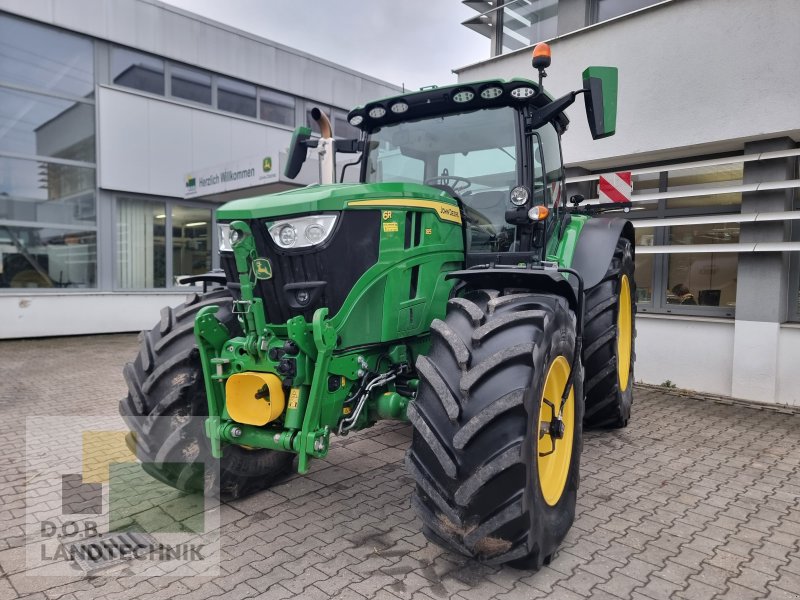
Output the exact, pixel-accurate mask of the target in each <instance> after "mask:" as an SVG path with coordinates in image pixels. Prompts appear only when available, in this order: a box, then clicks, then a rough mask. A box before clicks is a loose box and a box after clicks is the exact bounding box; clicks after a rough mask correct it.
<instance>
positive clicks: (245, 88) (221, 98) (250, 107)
mask: <svg viewBox="0 0 800 600" xmlns="http://www.w3.org/2000/svg"><path fill="white" fill-rule="evenodd" d="M217 108H219V109H220V110H226V111H228V112H232V113H236V114H239V115H244V116H245V117H253V118H255V116H256V108H257V106H256V86H254V85H252V84H249V83H245V82H243V81H238V80H236V79H228V78H227V77H217Z"/></svg>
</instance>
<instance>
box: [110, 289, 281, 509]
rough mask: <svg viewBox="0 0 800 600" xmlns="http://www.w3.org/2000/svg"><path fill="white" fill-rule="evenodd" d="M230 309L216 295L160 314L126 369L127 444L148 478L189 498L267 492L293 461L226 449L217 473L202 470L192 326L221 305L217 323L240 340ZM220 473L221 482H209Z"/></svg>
mask: <svg viewBox="0 0 800 600" xmlns="http://www.w3.org/2000/svg"><path fill="white" fill-rule="evenodd" d="M231 304H232V300H231V296H230V294H229V293H228V291H227V290H217V291H212V292H209V293H207V294H202V295H201V294H193V295H191V296H189V298H187V300H186V302H185V303H184V304H181V305H179V306H177V307H176V308H170V307H168V306H167V307H165V308H163V309H162V311H161V322H160V323H159V325H157V326H156V327H154V328H153V329H152V330H151V331H143V332H142V333H141V334H140V336H139V340H140V344H141V345H140V347H139V354H138V356H137V357H136V358H135V359H134V361H133V362H130V363H128V364H126V365H125V368H124V371H123V374H124V376H125V381H126V383H127V384H128V395H127V396H126V397H125V398H124V399H123V400H122V401H121V402H120V405H119V412H120V414H121V415H122V418H123V419H124V420H125V423H126V424H127V425H128V427H129V428H130V430H131V434H130V435H129V438H128V439H129V445H131V446H132V447H133V449H134V450H135V452H136V455H137V457H138V458H139V459H140V460H141V461H142V466H143V467H144V469H145V470H146V471H147V472H148V473H149V474H150V475H152V476H153V477H155V478H156V479H158V480H160V481H162V482H164V483H166V484H167V485H170V486H172V487H175V488H177V489H179V490H182V491H185V492H197V491H206V492H209V491H217V485H218V486H219V488H218V493H220V494H221V495H223V496H229V497H233V498H239V497H243V496H246V495H249V494H252V493H253V492H256V491H259V490H262V489H264V488H266V487H268V486H269V485H270V484H271V483H272V482H273V481H274V480H275V479H277V478H278V477H280V476H281V475H282V474H284V473H285V472H286V471H287V470H288V469H289V467H290V466H291V463H292V459H293V455H292V454H288V453H285V452H275V451H272V450H248V449H246V448H241V447H238V446H226V447H225V448H224V451H223V457H222V459H221V460H220V461H219V465H218V467H219V468H218V470H217V469H211V470H209V471H206V470H205V469H204V465H209V464H211V462H210V461H212V460H213V459H212V457H211V445H210V441H209V439H208V437H207V436H206V435H205V432H204V430H203V421H204V417H205V416H207V415H208V403H207V400H206V390H205V384H204V381H203V371H202V367H201V365H200V355H199V352H198V350H197V345H196V344H195V337H194V319H195V316H196V314H197V311H198V310H200V308H202V307H204V306H209V305H217V306H219V311H218V312H217V314H216V317H217V318H218V319H219V320H220V321H221V322H222V323H223V324H224V325H225V326H226V327H227V328H228V331H230V332H231V334H232V335H240V333H241V329H240V327H239V324H238V321H237V319H236V316H235V315H233V314H232V313H231ZM190 417H194V418H190ZM217 471H218V473H219V481H218V482H217V481H213V480H211V479H210V477H209V473H210V472H217Z"/></svg>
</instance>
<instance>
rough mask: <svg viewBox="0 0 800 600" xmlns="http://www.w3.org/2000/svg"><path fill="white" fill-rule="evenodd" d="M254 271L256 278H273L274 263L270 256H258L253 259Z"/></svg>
mask: <svg viewBox="0 0 800 600" xmlns="http://www.w3.org/2000/svg"><path fill="white" fill-rule="evenodd" d="M253 273H254V274H255V276H256V279H272V263H271V262H269V259H268V258H257V259H255V260H254V261H253Z"/></svg>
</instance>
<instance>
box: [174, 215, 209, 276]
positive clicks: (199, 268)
mask: <svg viewBox="0 0 800 600" xmlns="http://www.w3.org/2000/svg"><path fill="white" fill-rule="evenodd" d="M210 270H211V210H210V209H207V208H191V207H186V206H173V207H172V272H173V279H174V282H175V284H177V283H178V278H179V277H183V276H185V275H201V274H203V273H206V272H208V271H210Z"/></svg>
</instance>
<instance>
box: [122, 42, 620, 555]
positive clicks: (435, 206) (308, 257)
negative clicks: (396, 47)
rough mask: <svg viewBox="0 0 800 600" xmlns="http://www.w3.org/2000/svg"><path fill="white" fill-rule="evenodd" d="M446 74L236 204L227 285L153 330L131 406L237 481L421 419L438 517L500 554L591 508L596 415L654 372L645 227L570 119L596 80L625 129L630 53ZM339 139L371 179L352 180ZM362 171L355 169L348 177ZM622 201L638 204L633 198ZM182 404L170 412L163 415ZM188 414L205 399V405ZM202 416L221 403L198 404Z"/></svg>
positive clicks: (423, 506) (170, 477) (422, 462)
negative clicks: (528, 69)
mask: <svg viewBox="0 0 800 600" xmlns="http://www.w3.org/2000/svg"><path fill="white" fill-rule="evenodd" d="M533 64H534V67H536V68H537V69H538V71H539V77H538V83H537V82H536V81H531V80H527V79H512V80H510V81H504V80H490V81H481V82H478V83H471V84H468V83H460V84H457V85H453V86H447V87H431V88H424V89H422V90H420V91H418V92H408V93H403V94H400V95H397V96H395V97H392V98H387V99H383V100H378V101H375V102H370V103H368V104H366V105H365V106H362V107H358V108H355V109H354V110H352V111H351V112H350V113H349V115H348V120H349V122H350V124H352V125H353V126H354V127H356V128H358V129H359V130H360V132H361V133H360V137H359V139H354V140H335V139H333V137H332V135H331V129H330V123H329V122H328V121H327V118H326V117H325V116H324V114H322V113H321V112H319V111H314V117H315V118H316V119H318V121H319V123H320V130H321V137H320V138H312V137H311V132H310V130H309V129H308V128H305V127H299V128H298V129H297V130H296V131H295V135H294V138H293V141H292V145H291V147H290V152H289V158H288V161H287V162H288V164H287V165H286V174H287V176H289V177H294V176H296V175H297V173H298V172H299V170H300V168H301V167H302V165H303V162H304V160H305V158H306V154H307V151H308V149H309V148H316V149H317V154H318V156H319V165H320V174H321V180H322V182H323V184H322V185H312V186H309V187H305V188H302V189H295V190H291V191H287V192H281V193H277V194H273V195H267V196H260V197H255V198H248V199H243V200H236V201H233V202H229V203H227V204H225V205H224V206H222V207H220V208H219V210H218V212H217V218H218V221H219V223H220V225H219V246H220V260H221V265H222V267H223V269H224V274H222V273H220V272H216V273H211V274H207V275H204V276H198V277H195V278H194V279H195V280H198V281H200V280H202V281H204V282H205V283H206V284H208V283H209V282H211V283H212V284H213V285H212V286H211V287H210V288H208V289H207V290H206V291H205V292H204V293H203V294H194V295H192V296H191V297H190V298H189V299H188V300H187V302H186V303H185V304H182V305H180V306H178V307H177V308H174V309H173V308H169V307H168V308H165V309H163V311H162V315H161V323H160V324H159V325H158V326H157V327H155V328H154V329H153V330H152V331H150V332H145V333H143V334H142V337H141V349H140V352H139V355H138V356H137V357H136V359H135V360H134V361H133V362H132V363H130V364H128V365H127V366H126V367H125V371H124V374H125V378H126V381H127V384H128V388H129V392H130V393H129V394H128V396H127V397H126V398H125V399H124V400H123V401H122V402H121V405H120V411H121V414H122V416H123V417H124V418H125V420H126V422H127V423H128V425H129V427H130V429H131V431H132V433H131V435H129V436H128V437H129V444H130V445H131V446H132V447H134V448H135V449H136V452H137V453H138V456H139V457H140V458H141V459H142V462H143V464H144V466H145V468H146V469H147V470H148V472H150V474H151V475H153V476H154V477H156V478H158V479H160V480H162V481H164V482H166V483H168V484H169V485H172V486H174V487H177V488H179V489H182V490H186V491H190V490H198V489H200V490H202V489H203V488H204V486H205V487H206V488H207V487H208V486H209V484H210V482H209V481H208V479H209V478H208V475H207V474H206V475H205V476H204V475H203V473H202V472H200V473H198V471H197V470H196V469H194V470H193V469H192V468H191V467H192V465H193V464H194V463H197V461H203V460H212V461H216V462H215V463H214V464H215V465H216V466H218V471H217V473H218V481H216V482H211V483H216V485H217V486H218V487H217V489H218V491H219V493H221V494H225V495H228V496H233V497H238V496H243V495H246V494H249V493H252V492H255V491H258V490H261V489H264V488H266V487H268V486H269V485H270V484H271V483H273V482H275V481H276V480H278V479H279V478H280V477H281V476H282V475H283V474H284V473H286V472H287V471H288V470H289V469H291V468H292V466H293V461H294V458H295V456H297V459H298V460H297V463H296V469H297V470H298V471H299V472H300V473H305V472H306V471H307V470H308V468H309V462H310V460H311V459H313V458H324V457H325V456H326V454H327V453H328V450H329V444H330V436H331V435H332V434H336V435H347V434H348V433H350V432H353V431H357V430H361V429H364V428H367V427H370V426H372V425H373V424H375V423H376V422H377V421H379V420H381V419H394V420H401V421H409V422H410V423H411V425H412V427H413V439H412V441H411V446H410V449H409V450H408V454H407V458H406V465H407V468H408V471H409V473H410V476H411V477H412V478H413V479H414V480H415V482H416V488H415V491H414V493H413V496H412V504H413V505H414V506H415V508H416V511H417V513H418V514H419V517H420V520H421V522H422V526H423V530H424V533H425V535H427V536H428V538H429V539H431V540H433V541H435V542H436V543H438V544H441V545H442V546H445V547H447V548H449V549H452V550H454V551H456V552H460V553H462V554H464V555H467V556H470V557H474V558H476V559H477V560H480V561H484V562H487V563H493V564H501V563H510V564H511V565H513V566H516V567H521V568H538V567H540V566H541V565H542V564H546V563H547V562H549V560H550V559H551V557H552V555H553V553H554V552H555V550H556V549H557V547H558V545H559V543H560V542H561V540H562V539H563V538H564V536H565V535H566V533H567V531H568V529H569V527H570V526H571V524H572V522H573V520H574V515H575V503H576V495H577V489H578V480H579V462H580V454H581V448H582V430H583V426H584V425H586V426H595V427H603V428H614V427H624V426H625V425H626V424H627V422H628V418H629V416H630V410H631V401H632V386H633V361H634V354H633V341H634V315H635V304H634V298H635V285H634V279H633V269H634V263H633V252H634V247H633V243H634V236H633V229H632V226H631V224H630V222H628V221H627V220H625V219H621V218H608V217H602V218H601V217H597V216H596V215H597V214H598V213H600V212H602V211H603V210H604V209H606V208H609V207H607V206H603V205H599V206H598V205H587V206H581V205H580V202H581V200H582V198H581V197H579V196H578V197H575V196H573V198H572V199H571V202H570V204H571V205H568V204H567V202H566V199H565V194H564V169H563V167H562V159H561V147H560V139H561V135H562V134H563V133H564V131H565V130H566V128H567V124H568V119H567V117H566V116H565V114H564V110H565V109H566V108H567V107H568V106H570V105H571V104H572V103H573V102H574V101H575V99H576V97H577V96H578V95H579V94H583V95H584V98H585V101H586V110H587V116H588V121H589V126H590V129H591V132H592V136H593V137H594V138H595V139H597V138H602V137H605V136H609V135H612V134H613V133H614V129H615V123H616V97H617V72H616V69H615V68H611V67H589V68H588V69H586V71H584V74H583V77H584V81H583V87H582V88H581V89H580V90H577V91H573V92H570V93H568V94H566V95H565V96H563V97H561V98H557V99H554V98H553V97H552V96H550V95H549V94H547V93H546V92H545V91H544V89H543V87H542V78H543V77H544V76H545V72H544V69H545V68H546V67H547V66H549V64H550V56H549V49H548V48H546V47H543V46H541V45H540V46H537V48H536V50H535V52H534V59H533ZM337 152H352V153H358V154H359V158H358V159H357V160H356V161H354V162H353V163H351V164H353V165H358V166H359V168H360V177H359V181H360V182H359V183H353V184H345V183H336V175H337V174H338V173H337V172H336V169H335V164H334V157H335V155H336V153H337ZM343 178H344V174H342V176H341V177H340V180H341V179H343ZM610 208H614V209H618V210H619V209H621V208H622V207H621V206H620V205H618V204H617V205H613V206H611V207H610ZM158 416H162V417H169V418H167V419H157V418H153V417H158ZM188 417H201V418H200V419H191V418H188ZM198 422H199V423H200V425H198Z"/></svg>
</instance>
